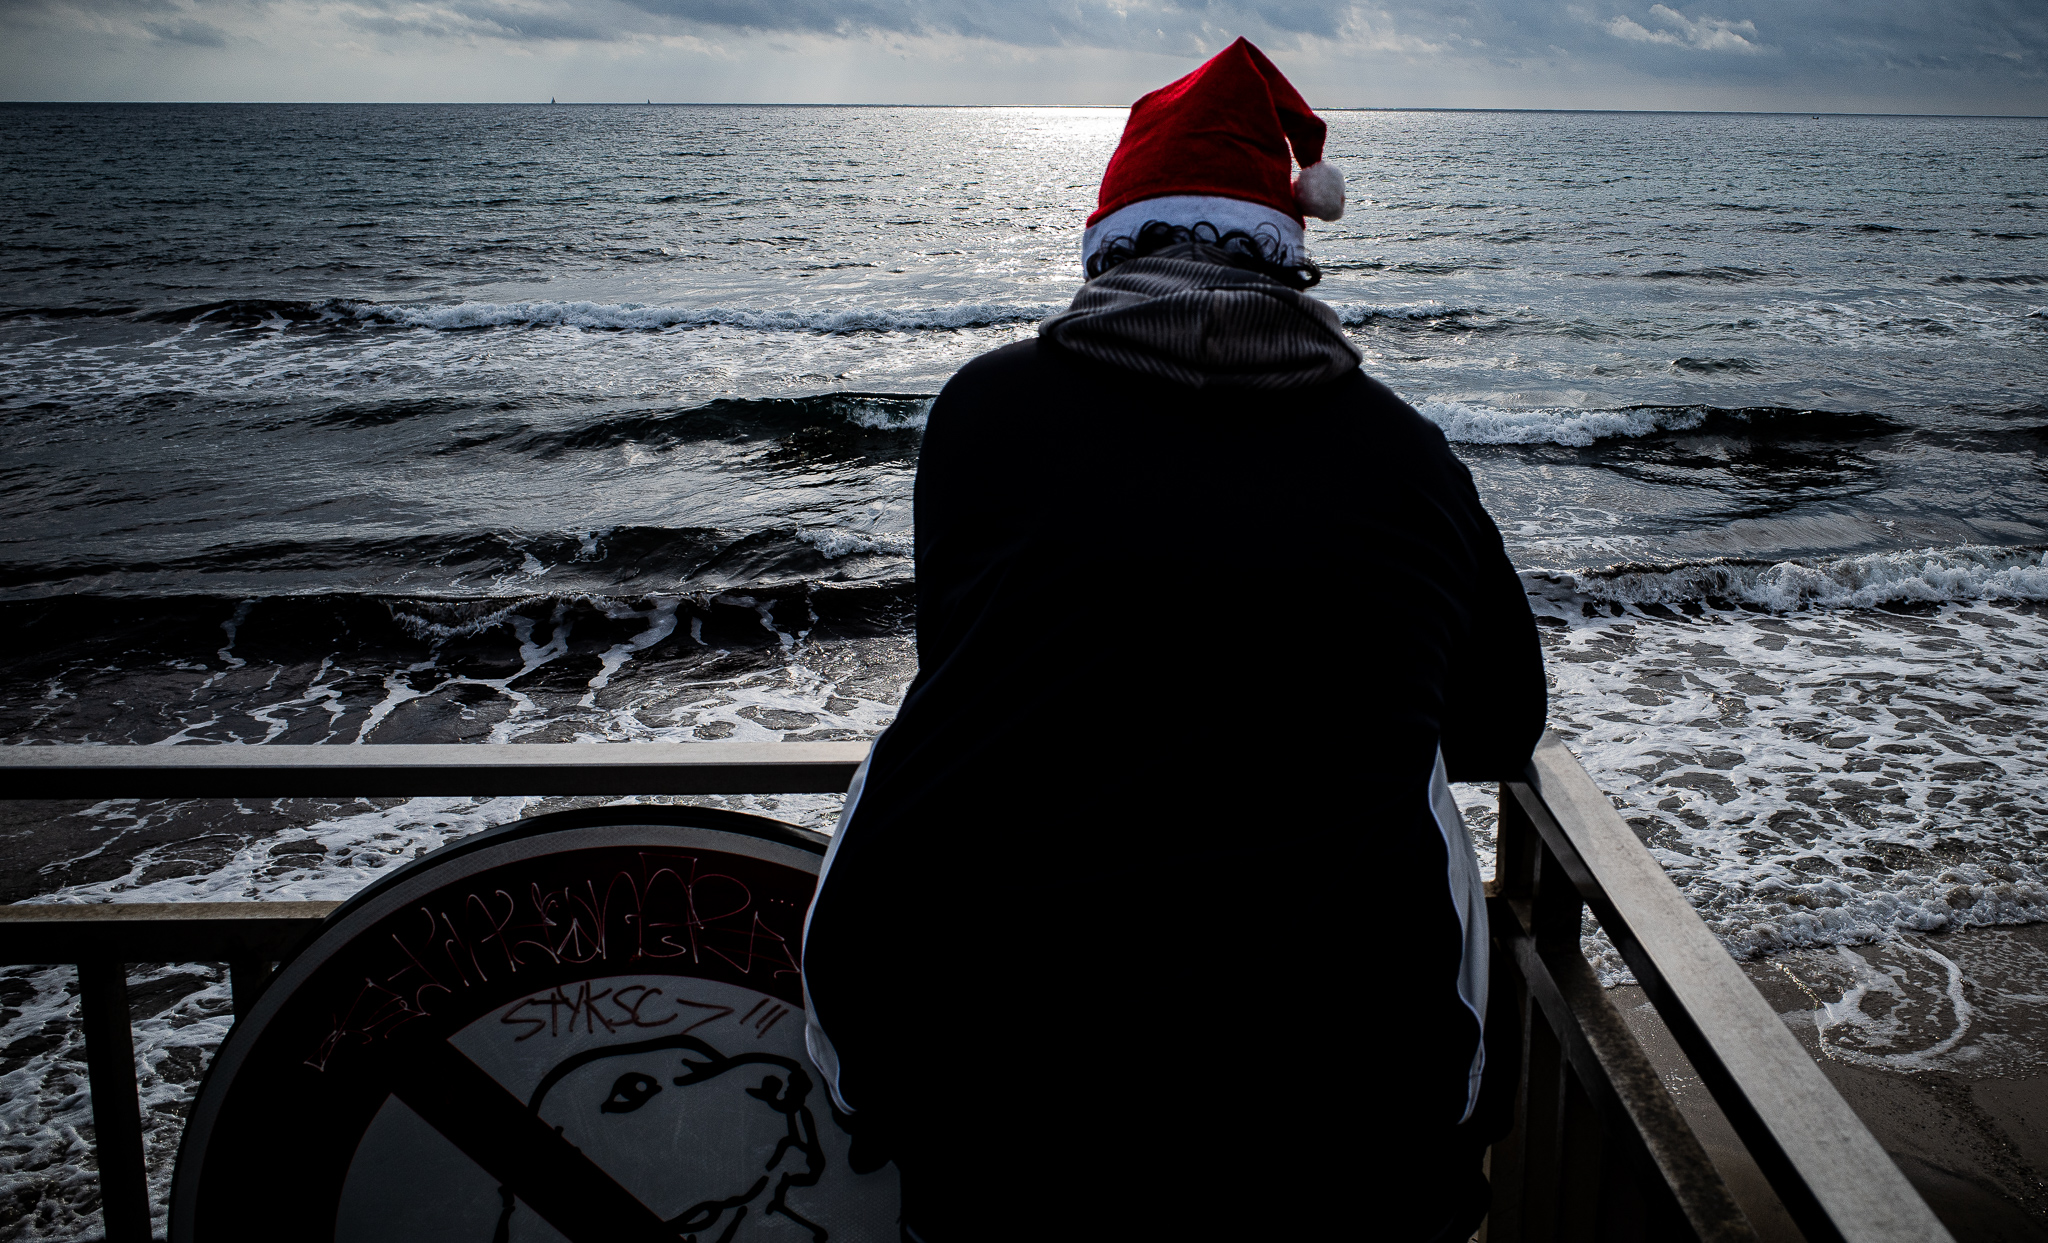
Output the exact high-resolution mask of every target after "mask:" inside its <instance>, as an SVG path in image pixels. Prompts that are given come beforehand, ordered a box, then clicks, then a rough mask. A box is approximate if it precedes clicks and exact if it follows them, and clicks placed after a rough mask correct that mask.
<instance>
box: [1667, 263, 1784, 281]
mask: <svg viewBox="0 0 2048 1243" xmlns="http://www.w3.org/2000/svg"><path fill="white" fill-rule="evenodd" d="M1763 276H1764V273H1763V272H1760V271H1758V270H1757V269H1755V268H1738V267H1733V266H1730V267H1712V268H1658V269H1657V270H1656V271H1654V272H1644V273H1642V278H1643V279H1644V280H1647V281H1715V282H1719V283H1724V284H1739V283H1742V282H1746V281H1753V280H1758V279H1761V278H1762V277H1763Z"/></svg>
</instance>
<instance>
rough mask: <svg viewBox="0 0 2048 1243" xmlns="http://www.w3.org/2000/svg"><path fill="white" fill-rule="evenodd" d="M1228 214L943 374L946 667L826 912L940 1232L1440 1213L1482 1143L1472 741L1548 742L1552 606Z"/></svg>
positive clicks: (1441, 445) (1286, 1222)
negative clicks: (1460, 817) (1539, 615)
mask: <svg viewBox="0 0 2048 1243" xmlns="http://www.w3.org/2000/svg"><path fill="white" fill-rule="evenodd" d="M1242 46H1243V47H1245V48H1247V49H1248V48H1249V45H1242ZM1236 50H1237V49H1233V51H1236ZM1225 55H1226V56H1228V55H1230V53H1226V54H1225ZM1251 55H1252V56H1256V55H1257V54H1256V52H1255V51H1253V52H1251ZM1222 59H1223V58H1221V57H1219V58H1218V60H1219V61H1221V60H1222ZM1212 63H1213V62H1212ZM1255 63H1256V64H1259V65H1263V64H1264V62H1263V58H1262V57H1261V58H1258V61H1257V62H1255ZM1266 67H1267V68H1270V66H1266ZM1205 68H1206V67H1205ZM1273 72H1274V74H1276V75H1277V71H1273ZM1281 81H1282V84H1283V85H1284V79H1283V80H1281ZM1177 85H1178V84H1177ZM1169 89H1172V88H1169ZM1303 111H1304V112H1305V111H1306V109H1305V106H1304V107H1303ZM1135 116H1136V110H1134V117H1135ZM1135 124H1136V122H1135V120H1134V125H1135ZM1318 133H1319V131H1318ZM1127 141H1128V139H1127ZM1300 145H1301V144H1300V143H1299V142H1298V141H1297V143H1296V150H1297V151H1299V150H1300ZM1308 162H1310V163H1313V161H1308ZM1112 171H1113V172H1114V167H1113V170H1112ZM1106 184H1107V183H1106ZM1137 208H1138V210H1139V211H1140V212H1141V213H1142V212H1143V211H1144V210H1145V209H1146V201H1145V200H1140V202H1139V203H1138V205H1137ZM1220 236H1221V231H1220V230H1216V229H1210V230H1208V231H1206V232H1204V231H1203V230H1201V229H1195V230H1193V231H1190V230H1188V229H1186V228H1182V229H1180V230H1179V231H1178V232H1174V231H1172V230H1169V231H1167V234H1164V235H1163V234H1161V233H1160V231H1159V230H1156V229H1155V230H1153V231H1152V233H1151V234H1150V239H1151V243H1152V244H1149V245H1147V246H1141V247H1137V248H1134V249H1144V250H1145V253H1144V254H1142V255H1135V254H1134V256H1133V257H1130V258H1125V259H1123V260H1122V261H1121V262H1120V263H1118V264H1117V265H1115V266H1114V268H1113V269H1112V270H1111V271H1110V272H1109V273H1108V274H1107V275H1104V276H1101V277H1098V278H1097V279H1096V280H1095V281H1093V282H1091V284H1090V286H1089V288H1088V289H1086V290H1084V291H1083V295H1082V297H1081V298H1079V299H1077V301H1076V309H1075V310H1074V311H1071V312H1069V313H1067V314H1066V315H1064V316H1059V317H1055V318H1054V319H1053V320H1050V321H1048V323H1047V324H1046V325H1045V326H1044V328H1043V329H1042V331H1041V335H1040V337H1039V338H1038V339H1037V340H1033V341H1027V342H1021V343H1019V344H1017V345H1013V346H1010V347H1008V348H1006V349H1003V350H999V351H996V352H995V353H993V354H989V355H985V356H983V357H982V358H980V359H977V360H975V361H974V362H973V363H971V364H969V365H968V366H967V367H965V368H964V369H962V371H961V372H960V373H959V375H957V376H956V377H955V378H954V379H953V381H952V382H951V383H949V384H948V385H947V386H946V389H945V391H944V393H942V394H941V396H940V398H939V400H938V401H937V402H936V403H935V404H934V407H933V410H932V413H931V417H930V421H929V424H928V427H927V431H926V434H925V441H924V446H923V449H922V452H921V456H920V460H919V468H918V485H917V500H916V505H917V514H916V523H917V528H916V529H917V570H918V597H919V599H918V648H919V660H920V672H919V676H918V678H917V681H916V682H915V683H914V684H913V686H912V688H911V690H910V692H909V694H908V695H907V696H906V698H905V701H904V704H903V707H902V710H901V712H900V714H899V716H898V719H897V722H896V723H895V724H894V725H893V726H891V728H890V729H889V730H888V732H887V733H886V734H885V735H884V736H883V737H882V738H881V739H880V740H879V741H878V742H877V744H876V747H875V749H874V752H873V755H872V756H871V759H870V762H869V765H868V766H867V768H866V770H865V772H864V777H863V782H862V784H861V787H860V788H859V789H858V790H857V791H856V793H855V797H854V798H853V799H852V800H851V806H850V808H849V813H848V815H847V817H846V818H845V819H844V820H843V821H842V826H841V830H840V834H839V838H838V840H837V842H835V846H834V852H833V855H832V857H831V859H830V861H829V864H828V871H827V877H826V880H825V881H824V883H823V885H822V886H821V890H820V894H819V898H818V900H817V903H816V904H815V906H814V908H813V914H812V920H811V924H810V928H809V933H808V937H807V942H806V950H805V974H806V979H807V981H808V983H809V987H810V989H811V995H812V1001H813V1008H812V1014H811V1019H812V1022H813V1024H814V1025H815V1026H816V1027H817V1029H818V1032H817V1035H818V1037H819V1040H818V1042H817V1043H818V1053H819V1055H820V1059H821V1061H822V1062H823V1063H825V1066H826V1071H827V1075H828V1078H829V1079H831V1080H832V1081H833V1082H834V1084H835V1090H836V1091H837V1093H838V1094H839V1096H840V1099H841V1100H842V1101H843V1103H845V1104H847V1105H850V1106H851V1107H852V1108H854V1109H855V1110H856V1111H857V1112H856V1121H857V1122H858V1123H859V1125H861V1126H862V1127H863V1128H864V1129H871V1130H872V1131H874V1132H879V1133H880V1135H881V1137H882V1140H883V1142H884V1143H885V1144H886V1145H887V1146H888V1147H889V1150H890V1151H891V1152H892V1153H893V1154H894V1155H895V1157H896V1159H897V1162H898V1165H899V1167H900V1168H901V1170H902V1172H903V1175H904V1184H905V1213H906V1223H907V1224H908V1225H910V1226H911V1227H912V1228H913V1229H914V1230H915V1231H916V1232H917V1233H918V1234H919V1235H920V1236H921V1237H922V1238H924V1239H926V1240H927V1241H928V1243H952V1241H953V1240H957V1239H994V1238H1012V1237H1016V1238H1021V1237H1026V1236H1030V1237H1044V1236H1047V1235H1057V1236H1060V1237H1069V1238H1087V1237H1100V1238H1111V1237H1116V1238H1125V1237H1133V1236H1134V1235H1135V1236H1137V1237H1154V1236H1156V1237H1205V1238H1206V1237H1223V1236H1225V1235H1230V1236H1238V1235H1245V1234H1266V1233H1276V1232H1280V1231H1289V1230H1292V1231H1315V1230H1329V1229H1337V1228H1342V1227H1345V1226H1346V1225H1358V1226H1363V1225H1371V1224H1373V1223H1375V1222H1377V1223H1381V1224H1386V1225H1393V1224H1394V1223H1396V1222H1397V1221H1403V1220H1409V1219H1411V1218H1412V1219H1413V1220H1415V1221H1418V1222H1430V1221H1433V1220H1434V1217H1436V1216H1441V1215H1443V1213H1444V1212H1446V1211H1448V1210H1446V1209H1445V1207H1444V1206H1445V1204H1446V1203H1447V1202H1448V1201H1450V1200H1456V1199H1458V1198H1459V1197H1460V1196H1461V1194H1462V1193H1463V1187H1464V1182H1469V1181H1470V1180H1471V1178H1472V1177H1473V1171H1472V1170H1470V1169H1467V1168H1466V1165H1469V1164H1470V1163H1469V1162H1467V1163H1466V1165H1458V1164H1456V1162H1457V1161H1459V1160H1462V1158H1463V1156H1472V1155H1473V1154H1469V1153H1468V1154H1462V1155H1461V1156H1455V1157H1454V1156H1453V1155H1452V1154H1453V1152H1454V1150H1455V1148H1456V1145H1457V1141H1456V1139H1455V1137H1454V1130H1455V1128H1456V1126H1457V1124H1458V1122H1459V1121H1460V1119H1461V1118H1463V1117H1464V1115H1465V1113H1466V1112H1467V1109H1468V1107H1469V1104H1470V1101H1471V1099H1472V1093H1473V1091H1474V1072H1475V1070H1476V1064H1475V1054H1476V1051H1477V1048H1478V1040H1479V1031H1480V1016H1481V1014H1482V1013H1483V1009H1484V992H1483V983H1481V984H1480V985H1479V986H1478V994H1477V996H1476V997H1475V995H1474V991H1475V986H1474V979H1473V972H1474V971H1475V970H1477V971H1479V973H1480V977H1481V979H1482V980H1483V974H1484V971H1483V962H1484V958H1483V955H1484V931H1483V929H1484V923H1483V919H1484V916H1483V910H1475V909H1474V908H1475V907H1476V905H1477V902H1476V897H1475V895H1474V893H1473V888H1474V885H1475V884H1476V872H1474V871H1473V868H1472V863H1471V859H1470V849H1469V845H1467V844H1465V839H1464V837H1463V828H1462V825H1459V824H1455V823H1454V822H1455V817H1456V813H1455V809H1454V808H1452V809H1450V810H1449V815H1448V819H1447V817H1446V815H1445V809H1444V806H1443V804H1444V802H1445V801H1446V795H1445V792H1444V790H1443V778H1444V776H1445V774H1444V772H1443V771H1442V770H1441V769H1440V768H1439V767H1438V764H1439V761H1438V755H1439V746H1441V753H1442V756H1443V760H1444V761H1445V762H1446V763H1448V765H1449V766H1450V772H1449V775H1450V776H1453V777H1468V778H1495V777H1500V776H1504V775H1512V774H1513V773H1514V772H1515V771H1516V770H1518V769H1519V767H1520V765H1521V764H1522V763H1523V762H1524V761H1526V759H1527V757H1528V754H1529V748H1530V746H1531V745H1532V744H1533V743H1534V741H1535V737H1536V733H1537V731H1538V730H1540V727H1541V719H1542V708H1543V684H1542V672H1541V664H1540V657H1539V656H1538V653H1537V650H1536V642H1535V635H1534V627H1533V624H1532V622H1531V621H1530V618H1529V613H1528V607H1527V604H1526V601H1525V600H1524V599H1523V597H1522V595H1521V591H1520V587H1519V583H1518V581H1517V580H1516V579H1515V576H1514V573H1513V570H1512V568H1511V567H1510V566H1509V564H1508V562H1507V559H1506V557H1505V555H1504V553H1503V552H1502V550H1501V546H1500V539H1499V535H1498V533H1497V532H1496V531H1495V529H1494V527H1493V524H1492V522H1491V521H1490V519H1488V518H1487V516H1486V514H1485V511H1484V510H1483V508H1482V507H1481V506H1480V504H1479V501H1478V498H1477V496H1476V494H1475V493H1474V491H1473V488H1472V482H1471V478H1470V476H1469V474H1468V473H1467V472H1466V471H1465V469H1464V467H1463V466H1462V465H1461V464H1460V463H1459V462H1458V461H1457V459H1456V458H1455V456H1453V455H1452V454H1451V452H1450V450H1449V447H1448V445H1447V444H1446V443H1445V442H1444V439H1443V436H1442V434H1441V433H1440V432H1439V431H1437V430H1436V428H1435V427H1434V426H1432V425H1431V424H1429V423H1428V422H1427V421H1426V420H1424V419H1422V418H1421V417H1420V416H1419V415H1417V414H1416V413H1415V412H1414V411H1413V410H1412V409H1410V408H1408V407H1407V406H1406V405H1405V404H1403V403H1402V402H1401V401H1400V400H1399V399H1398V398H1396V397H1395V396H1394V395H1393V394H1392V393H1390V392H1388V391H1387V390H1386V389H1385V388H1384V387H1383V386H1381V385H1380V384H1378V383H1377V382H1376V381H1374V380H1371V379H1370V378H1368V377H1367V376H1365V375H1364V374H1363V373H1362V372H1361V371H1359V370H1358V367H1357V355H1356V352H1355V351H1354V350H1352V348H1351V347H1350V346H1349V344H1348V343H1347V342H1345V341H1344V340H1343V337H1342V333H1341V331H1340V330H1338V329H1337V327H1336V324H1335V321H1334V317H1332V316H1330V314H1329V312H1328V310H1327V308H1323V307H1321V305H1320V304H1319V303H1315V302H1314V300H1313V299H1310V298H1307V297H1306V296H1305V295H1302V294H1300V293H1298V292H1296V290H1294V289H1293V288H1291V287H1289V285H1288V284H1287V283H1286V282H1285V281H1284V280H1281V279H1276V276H1275V275H1274V274H1272V272H1271V268H1272V265H1270V264H1263V265H1262V264H1260V263H1258V262H1253V263H1251V264H1249V265H1248V264H1246V263H1245V255H1244V251H1243V248H1242V247H1238V248H1236V249H1235V250H1233V249H1230V248H1227V247H1223V246H1212V245H1206V244H1204V239H1207V240H1209V241H1216V240H1219V239H1220ZM1160 242H1164V243H1165V244H1163V245H1160V244H1158V243H1160ZM1262 268H1263V269H1264V270H1262ZM1254 652H1256V653H1257V659H1256V660H1251V659H1248V657H1250V656H1251V654H1252V653H1254ZM1276 653H1277V654H1278V658H1277V659H1276ZM1276 665H1277V666H1278V667H1279V668H1280V669H1281V670H1282V671H1283V672H1282V673H1281V674H1280V675H1279V676H1277V677H1275V676H1274V675H1273V674H1272V673H1270V672H1262V673H1261V674H1260V675H1259V676H1257V677H1254V676H1252V675H1251V673H1250V672H1248V671H1249V670H1251V669H1254V668H1256V669H1259V670H1261V671H1270V670H1271V669H1272V668H1274V667H1275V666H1276ZM1453 830H1455V832H1453ZM1454 847H1456V848H1457V849H1454ZM1459 849H1462V851H1463V857H1462V859H1461V858H1460V855H1459ZM1475 920H1476V921H1478V922H1476V923H1475V922H1474V921H1475ZM1475 940H1476V941H1477V945H1476V946H1475V944H1474V942H1475ZM1475 956H1476V957H1475ZM1475 963H1476V964H1478V965H1477V966H1475ZM835 1063H836V1064H835ZM1432 1180H1434V1181H1432ZM1461 1180H1463V1182H1461ZM1375 1188H1380V1189H1379V1190H1375ZM1411 1202H1412V1204H1413V1205H1415V1206H1419V1207H1418V1211H1417V1212H1416V1213H1413V1214H1410V1213H1408V1212H1407V1208H1408V1207H1409V1206H1410V1204H1411ZM1422 1228H1423V1229H1424V1230H1425V1231H1426V1230H1427V1229H1428V1228H1429V1227H1428V1226H1424V1227H1422ZM1386 1237H1390V1238H1399V1237H1406V1236H1404V1235H1402V1234H1400V1233H1395V1234H1391V1235H1388V1236H1386ZM1417 1237H1424V1236H1417Z"/></svg>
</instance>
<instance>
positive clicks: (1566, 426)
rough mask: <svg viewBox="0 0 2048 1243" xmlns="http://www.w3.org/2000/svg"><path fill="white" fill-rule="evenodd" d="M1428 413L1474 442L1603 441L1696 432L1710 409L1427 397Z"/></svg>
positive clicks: (1423, 406)
mask: <svg viewBox="0 0 2048 1243" xmlns="http://www.w3.org/2000/svg"><path fill="white" fill-rule="evenodd" d="M1415 408H1416V410H1417V411H1419V412H1420V413H1421V415H1422V417H1424V418H1426V419H1428V420H1429V421H1430V422H1432V423H1434V424H1436V425H1437V426H1438V427H1440V428H1442V429H1443V432H1444V437H1445V439H1447V440H1450V441H1453V442H1455V443H1458V444H1468V445H1540V444H1552V445H1572V446H1576V447H1579V448H1583V447H1585V446H1587V445H1590V444H1592V443H1593V442H1595V441H1598V440H1610V439H1613V438H1615V437H1618V436H1620V437H1634V436H1650V435H1655V434H1656V433H1658V432H1682V431H1690V430H1691V429H1693V428H1695V427H1698V426H1699V425H1700V424H1701V423H1704V422H1706V419H1707V411H1706V409H1705V408H1704V407H1698V406H1695V407H1691V408H1686V409H1674V408H1670V407H1654V408H1649V409H1639V410H1502V409H1498V408H1496V407H1493V406H1482V405H1474V404H1469V403H1466V402H1462V401H1424V402H1420V403H1418V404H1417V405H1416V407H1415Z"/></svg>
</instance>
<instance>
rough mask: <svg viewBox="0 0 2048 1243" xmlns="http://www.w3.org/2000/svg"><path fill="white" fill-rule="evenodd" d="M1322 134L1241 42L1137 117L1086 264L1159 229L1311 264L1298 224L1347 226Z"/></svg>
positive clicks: (1092, 229) (1113, 167)
mask: <svg viewBox="0 0 2048 1243" xmlns="http://www.w3.org/2000/svg"><path fill="white" fill-rule="evenodd" d="M1326 132H1327V127H1326V126H1325V125H1324V124H1323V119H1322V118H1321V117H1319V116H1317V115H1316V114H1315V113H1313V112H1311V111H1309V106H1308V104H1306V103H1305V102H1303V101H1302V98H1301V93H1300V92H1298V91H1296V90H1295V89H1294V84H1293V83H1291V82H1289V81H1288V80H1287V78H1286V75H1284V74H1282V73H1281V72H1280V70H1279V69H1278V68H1277V67H1276V66H1275V65H1274V64H1273V62H1272V61H1270V60H1267V59H1266V54H1265V53H1264V52H1261V51H1260V50H1259V49H1258V48H1256V47H1253V46H1252V44H1251V42H1250V41H1249V40H1246V39H1239V40H1238V41H1237V42H1235V43H1233V44H1231V45H1230V46H1229V47H1227V48H1224V49H1223V50H1222V51H1221V52H1218V53H1217V54H1216V55H1215V56H1214V57H1213V58H1212V59H1211V60H1210V61H1209V62H1208V63H1207V64H1205V65H1203V66H1202V67H1201V68H1199V69H1197V70H1195V71H1194V72H1193V73H1191V74H1189V75H1188V76H1186V77H1185V78H1182V79H1181V80H1180V81H1178V82H1175V83H1173V84H1172V85H1170V86H1163V87H1161V88H1159V89H1158V90H1156V91H1153V92H1152V93H1151V94H1149V95H1147V96H1145V97H1144V98H1142V99H1140V100H1139V101H1138V102H1137V103H1135V104H1132V105H1131V115H1130V119H1129V120H1127V121H1126V122H1124V136H1123V140H1122V141H1121V142H1119V143H1118V144H1117V149H1116V154H1115V155H1113V156H1111V157H1110V158H1109V168H1108V170H1107V171H1105V172H1104V173H1103V174H1102V190H1101V194H1100V197H1099V198H1098V199H1097V206H1096V208H1095V213H1094V214H1093V215H1091V216H1089V217H1088V228H1087V231H1086V233H1085V234H1083V237H1082V242H1081V257H1082V259H1083V261H1084V262H1085V261H1086V259H1087V257H1088V256H1089V255H1091V254H1093V253H1095V249H1096V247H1097V246H1099V245H1100V244H1101V243H1102V242H1104V241H1106V240H1107V239H1109V238H1112V237H1121V236H1127V235H1131V234H1135V233H1136V232H1137V231H1138V230H1139V229H1140V228H1142V227H1144V226H1145V225H1146V224H1148V223H1150V222H1152V221H1154V220H1159V221H1164V222H1166V223H1168V224H1178V225H1195V224H1198V223H1203V222H1207V223H1209V224H1213V225H1215V226H1216V227H1217V229H1219V230H1220V231H1223V232H1229V231H1231V230H1232V229H1243V230H1244V231H1245V232H1247V233H1251V234H1253V235H1254V236H1261V235H1267V236H1272V237H1274V239H1275V240H1276V241H1277V242H1278V243H1279V244H1280V245H1281V247H1282V248H1283V249H1284V250H1285V251H1286V252H1287V254H1288V255H1290V256H1292V257H1295V258H1300V257H1304V256H1305V254H1306V248H1305V245H1304V234H1303V223H1304V222H1303V220H1302V217H1304V216H1314V217H1316V218H1318V219H1321V220H1335V219H1337V218H1338V217H1340V216H1342V215H1343V214H1344V174H1343V173H1341V172H1339V171H1338V170H1337V169H1336V168H1334V167H1332V166H1331V165H1330V164H1328V163H1326V162H1325V161H1324V160H1323V139H1324V136H1325V134H1326ZM1290 148H1292V158H1290V155H1289V149H1290ZM1297 161H1298V162H1299V163H1300V164H1301V175H1300V176H1299V177H1294V176H1291V174H1292V172H1293V168H1294V164H1295V163H1296V162H1297Z"/></svg>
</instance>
